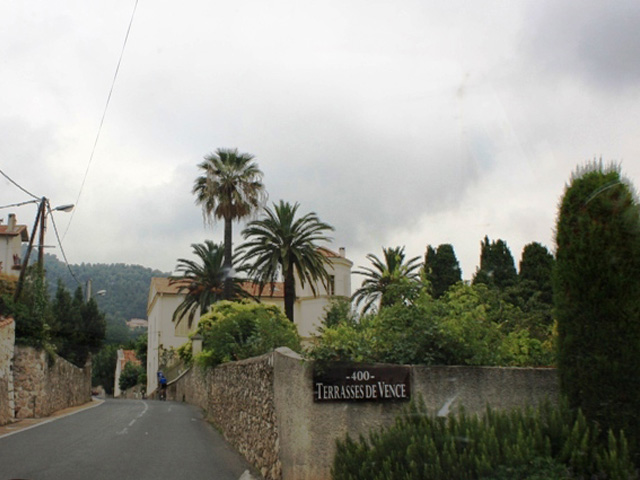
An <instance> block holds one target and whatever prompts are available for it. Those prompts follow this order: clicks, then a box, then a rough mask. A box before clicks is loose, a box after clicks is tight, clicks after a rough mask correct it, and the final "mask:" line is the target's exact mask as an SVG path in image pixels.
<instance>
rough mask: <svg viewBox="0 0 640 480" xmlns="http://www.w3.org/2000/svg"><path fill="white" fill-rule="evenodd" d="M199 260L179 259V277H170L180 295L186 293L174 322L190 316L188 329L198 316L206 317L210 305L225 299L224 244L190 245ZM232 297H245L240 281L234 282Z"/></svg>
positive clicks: (208, 242) (209, 241)
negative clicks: (198, 313) (204, 315)
mask: <svg viewBox="0 0 640 480" xmlns="http://www.w3.org/2000/svg"><path fill="white" fill-rule="evenodd" d="M191 248H193V253H194V255H195V256H196V257H197V260H189V259H185V258H180V259H178V265H177V266H176V272H178V273H179V274H180V275H175V276H171V277H169V279H170V280H169V281H170V283H172V284H175V285H177V286H178V291H179V292H180V293H184V294H185V297H184V300H183V301H182V303H180V305H178V308H176V310H175V312H173V320H174V321H179V320H181V319H182V318H184V316H185V315H186V316H187V319H188V322H189V327H191V324H192V323H193V319H194V317H195V315H196V313H197V312H198V311H199V312H200V314H204V313H206V311H207V309H208V308H209V306H210V305H212V304H213V303H215V302H217V301H218V300H222V298H223V297H224V294H223V290H224V283H225V280H226V278H227V277H229V275H228V274H227V270H226V268H225V266H224V255H225V252H224V248H223V246H222V244H216V243H213V242H212V241H211V240H205V242H204V243H194V244H192V245H191ZM232 281H233V283H232V286H233V290H232V292H233V296H234V297H242V296H245V292H244V290H242V288H241V287H240V281H239V279H237V278H234V279H232Z"/></svg>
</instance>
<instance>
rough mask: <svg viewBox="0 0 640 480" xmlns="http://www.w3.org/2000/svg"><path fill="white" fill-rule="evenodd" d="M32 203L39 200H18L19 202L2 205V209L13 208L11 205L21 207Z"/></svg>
mask: <svg viewBox="0 0 640 480" xmlns="http://www.w3.org/2000/svg"><path fill="white" fill-rule="evenodd" d="M30 203H38V200H27V201H26V202H18V203H11V204H9V205H2V206H1V207H0V209H3V208H11V207H21V206H23V205H28V204H30Z"/></svg>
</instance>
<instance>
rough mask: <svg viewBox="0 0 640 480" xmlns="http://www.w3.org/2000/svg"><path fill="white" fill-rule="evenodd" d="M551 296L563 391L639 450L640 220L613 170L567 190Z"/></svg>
mask: <svg viewBox="0 0 640 480" xmlns="http://www.w3.org/2000/svg"><path fill="white" fill-rule="evenodd" d="M553 291H554V305H555V312H556V319H557V322H558V346H559V350H558V368H559V373H560V381H561V387H562V390H563V391H564V393H565V394H566V395H567V397H568V398H569V401H570V403H571V405H572V406H573V407H580V408H581V409H582V411H583V412H584V413H585V415H586V416H587V418H590V419H592V420H595V421H596V422H597V423H598V424H599V425H600V431H601V432H602V433H603V434H606V432H607V430H608V429H609V428H612V429H614V430H617V429H620V428H624V429H625V432H626V433H627V434H628V435H629V436H630V437H632V440H635V447H636V449H637V447H638V438H639V436H640V434H639V433H638V432H640V415H639V414H638V412H640V375H639V374H638V356H639V354H640V215H639V206H638V201H637V199H636V197H635V195H634V191H633V187H632V186H630V185H629V184H628V183H627V182H626V180H625V179H624V178H623V177H622V176H621V173H620V170H619V168H618V167H616V166H609V167H603V165H602V162H594V163H590V164H587V165H586V166H585V167H583V168H579V169H578V170H577V171H576V172H575V173H574V174H573V176H572V178H571V181H570V183H569V184H568V185H567V186H566V188H565V192H564V196H563V198H562V201H561V203H560V209H559V213H558V219H557V225H556V265H555V268H554V273H553ZM633 437H635V438H633ZM636 451H637V450H636Z"/></svg>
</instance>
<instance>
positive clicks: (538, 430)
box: [332, 401, 638, 480]
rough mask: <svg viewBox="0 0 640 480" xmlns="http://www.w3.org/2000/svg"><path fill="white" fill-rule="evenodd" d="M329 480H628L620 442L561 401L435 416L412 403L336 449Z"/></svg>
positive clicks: (630, 471) (630, 468)
mask: <svg viewBox="0 0 640 480" xmlns="http://www.w3.org/2000/svg"><path fill="white" fill-rule="evenodd" d="M332 476H333V478H334V480H347V479H348V480H359V479H362V480H393V479H403V480H411V479H416V480H418V479H426V478H428V479H430V480H438V479H443V480H449V479H456V480H465V479H493V480H502V479H505V480H506V479H507V478H509V479H512V478H523V479H524V478H527V479H540V480H541V479H561V478H592V476H593V478H608V479H621V480H622V479H625V480H629V479H635V478H638V474H637V471H636V470H635V467H634V465H633V462H632V461H631V460H630V456H629V451H628V447H627V445H626V440H625V438H624V435H622V434H620V435H619V436H617V437H616V436H614V435H613V434H612V433H610V435H609V443H608V445H602V444H600V443H598V431H597V428H596V427H595V426H594V424H590V423H588V422H587V420H586V419H585V417H584V416H583V415H582V414H581V413H580V412H579V411H578V412H574V411H573V410H571V409H570V408H569V406H568V403H567V402H563V403H561V405H560V406H558V407H555V406H551V404H550V403H548V402H546V403H544V404H542V405H541V406H540V407H539V408H537V409H533V408H528V409H524V410H512V411H509V412H507V411H493V410H491V409H487V411H486V413H485V414H484V415H483V416H478V415H468V414H466V413H465V412H464V411H463V410H461V411H460V412H459V414H458V415H451V416H449V417H446V418H444V417H437V416H435V415H430V414H428V412H427V411H426V408H425V407H424V404H423V403H422V402H421V401H420V402H412V403H411V404H410V405H409V406H408V407H407V408H406V409H405V411H404V413H403V414H402V415H400V416H399V417H398V418H397V419H396V422H395V424H394V425H393V426H391V427H389V428H386V429H382V430H380V431H375V432H372V433H371V434H370V435H369V438H368V439H365V438H364V437H360V439H359V440H357V441H354V440H352V439H351V438H349V437H348V436H347V438H346V439H345V440H339V441H338V442H337V450H336V455H335V457H334V463H333V468H332Z"/></svg>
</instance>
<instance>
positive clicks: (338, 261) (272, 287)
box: [147, 247, 353, 392]
mask: <svg viewBox="0 0 640 480" xmlns="http://www.w3.org/2000/svg"><path fill="white" fill-rule="evenodd" d="M319 251H320V252H321V253H322V254H323V255H324V256H325V257H326V259H327V273H329V277H330V281H329V285H328V288H325V287H324V286H323V285H321V284H318V285H315V287H316V288H315V289H316V295H314V293H313V290H312V288H311V286H310V285H309V284H308V283H307V284H305V286H304V288H303V287H302V285H301V284H300V281H299V280H296V295H297V299H296V302H295V304H294V320H295V324H296V326H297V328H298V333H299V334H300V336H301V337H303V338H308V337H311V336H312V335H314V334H315V333H316V332H317V329H318V327H319V326H320V324H321V321H322V317H323V315H324V310H325V308H326V307H327V306H328V305H329V303H330V302H331V299H332V298H334V297H346V298H349V297H351V267H352V266H353V262H351V261H350V260H349V259H347V258H346V255H345V249H344V248H341V249H340V250H339V251H338V252H334V251H332V250H330V249H328V248H325V247H320V248H319ZM242 287H243V289H244V290H245V291H247V292H248V293H249V294H250V295H251V296H253V297H255V298H258V299H259V301H260V302H261V303H265V304H270V305H276V306H278V307H279V308H280V309H281V310H282V311H284V284H283V283H282V282H275V283H274V284H271V283H267V284H265V285H259V284H257V283H254V282H244V283H243V284H242ZM184 298H185V294H184V293H182V292H181V291H180V285H179V284H177V283H171V282H170V281H169V279H168V278H161V277H154V278H152V279H151V285H150V287H149V298H148V302H147V318H148V319H149V329H148V343H147V392H152V391H153V390H155V389H156V387H157V378H156V375H155V373H156V371H157V370H158V366H159V364H160V361H159V359H160V355H161V352H162V351H163V350H164V351H166V350H168V349H171V348H173V349H176V348H178V347H180V346H181V345H183V344H184V343H185V342H187V341H188V340H189V334H190V333H192V332H193V331H195V329H196V328H197V322H196V321H194V322H193V325H191V326H189V325H188V323H189V322H188V321H187V319H186V317H184V318H183V319H178V320H176V321H175V322H174V321H173V313H174V312H175V311H176V308H178V305H180V304H181V303H182V301H183V300H184ZM199 316H200V314H199V313H198V314H197V315H196V318H199Z"/></svg>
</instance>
